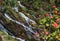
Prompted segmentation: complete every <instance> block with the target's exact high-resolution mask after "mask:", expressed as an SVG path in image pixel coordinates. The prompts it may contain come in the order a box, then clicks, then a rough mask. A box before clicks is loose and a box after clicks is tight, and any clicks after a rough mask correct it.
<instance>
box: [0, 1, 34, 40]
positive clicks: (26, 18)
mask: <svg viewBox="0 0 60 41" xmlns="http://www.w3.org/2000/svg"><path fill="white" fill-rule="evenodd" d="M18 3H19V6H20V7H22V8H25V7H24V6H23V5H21V3H20V1H18ZM12 9H13V10H15V11H16V12H18V14H19V15H20V16H21V17H22V18H24V19H25V20H26V23H27V24H28V25H29V26H27V25H24V23H21V22H19V21H17V20H13V19H12V18H11V17H10V16H9V15H8V14H7V13H4V16H5V17H6V18H7V19H9V20H10V21H12V22H14V23H16V24H18V25H21V26H23V28H24V29H25V31H29V32H30V33H33V34H35V32H34V31H33V30H32V28H33V27H32V26H31V25H30V24H29V22H32V23H33V24H35V21H34V20H32V19H30V18H28V17H27V16H26V15H24V13H22V12H19V11H18V7H13V8H12ZM0 30H2V31H3V32H5V33H6V34H8V32H9V31H8V30H7V29H5V28H4V27H3V25H2V24H0ZM9 33H10V32H9ZM10 34H11V35H12V36H11V37H13V38H16V39H18V40H19V41H25V40H24V39H21V38H18V37H15V36H14V35H13V34H12V33H10Z"/></svg>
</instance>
